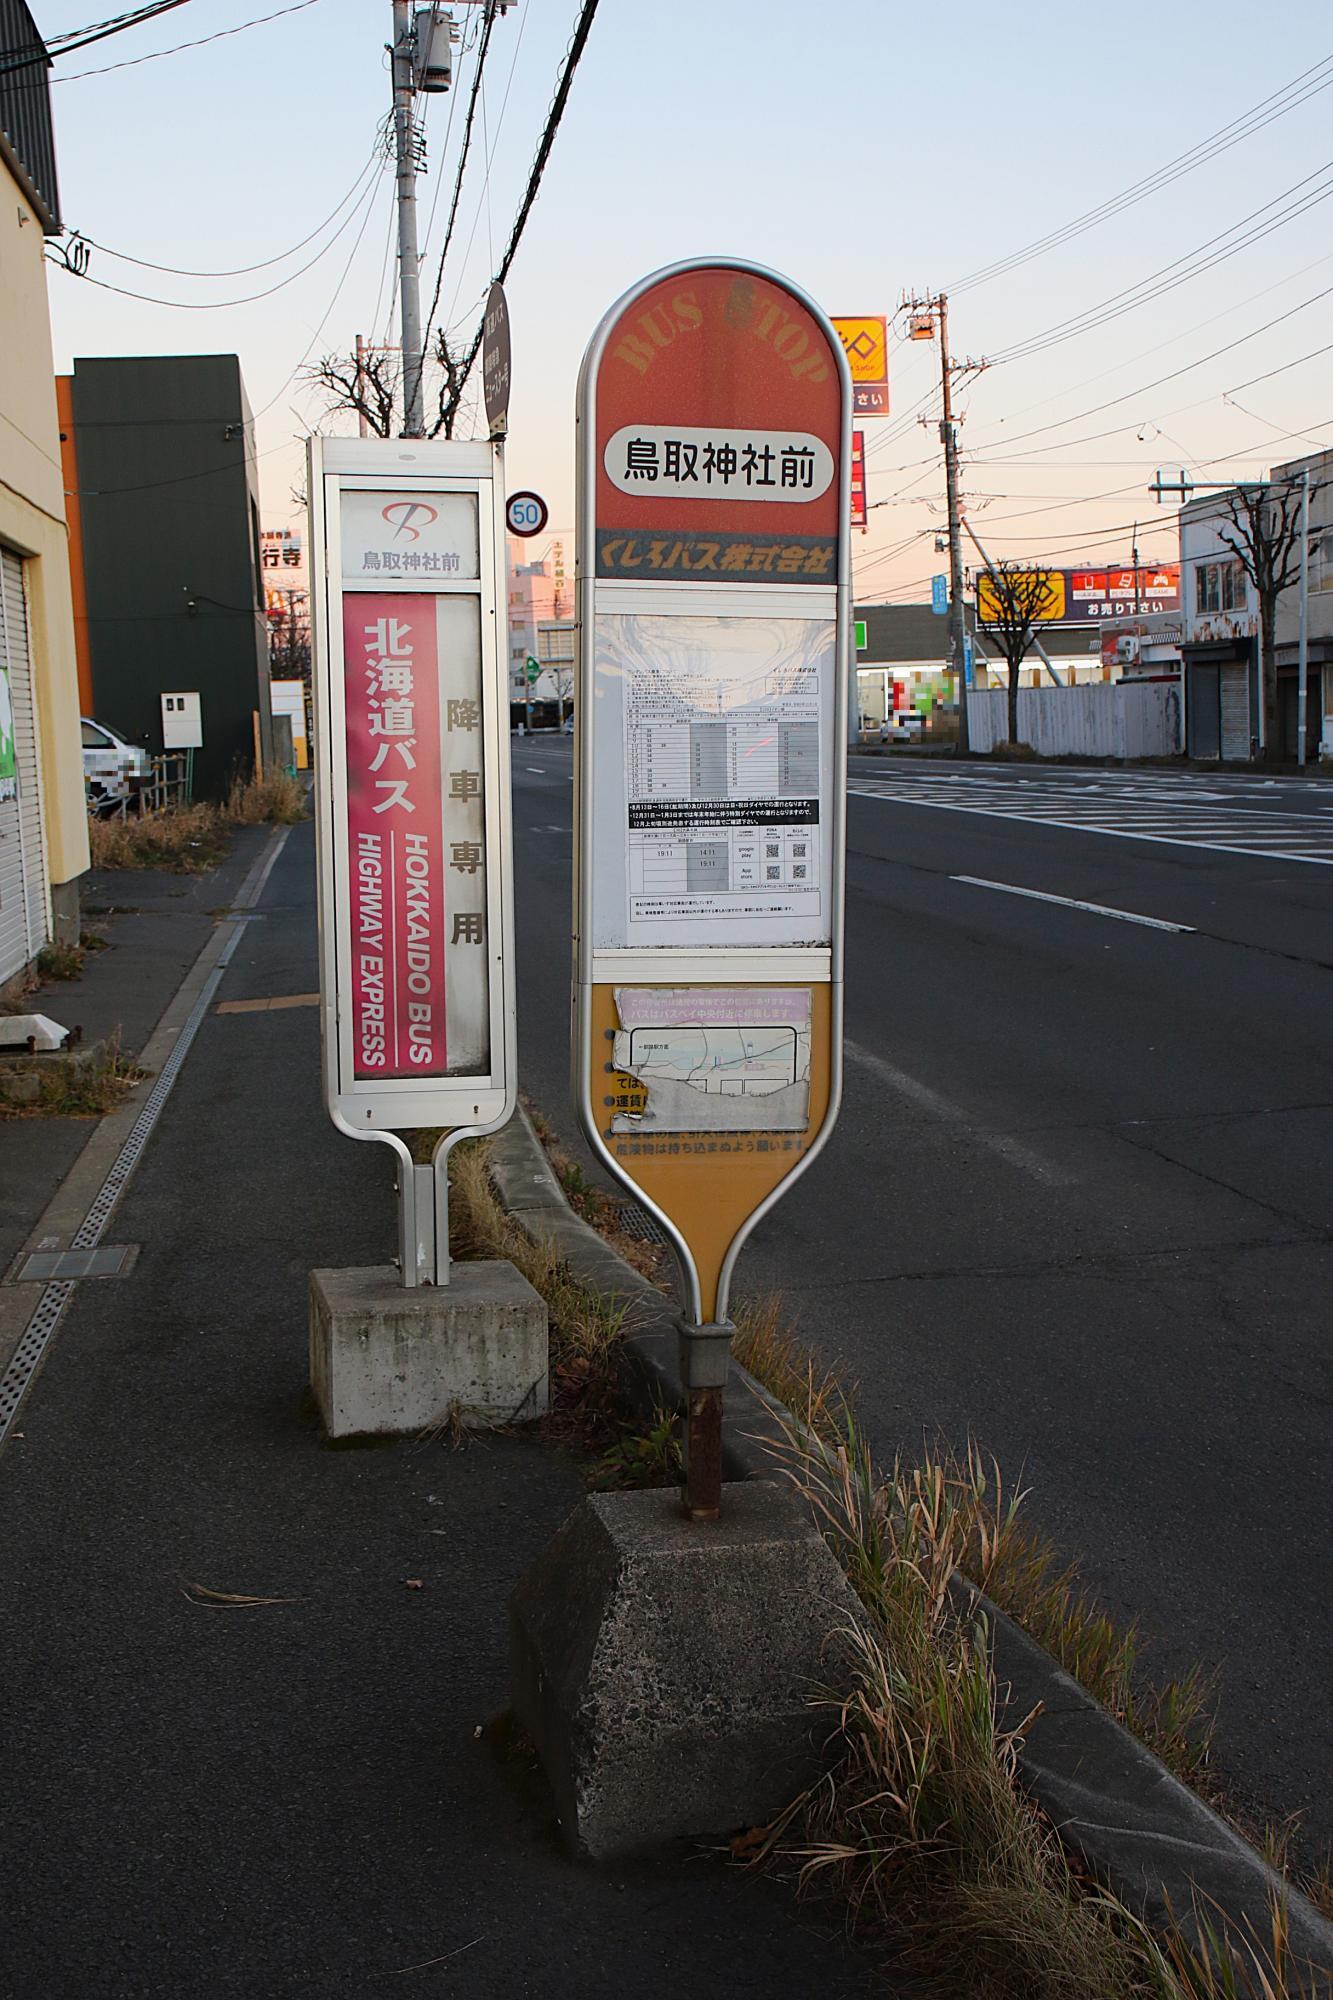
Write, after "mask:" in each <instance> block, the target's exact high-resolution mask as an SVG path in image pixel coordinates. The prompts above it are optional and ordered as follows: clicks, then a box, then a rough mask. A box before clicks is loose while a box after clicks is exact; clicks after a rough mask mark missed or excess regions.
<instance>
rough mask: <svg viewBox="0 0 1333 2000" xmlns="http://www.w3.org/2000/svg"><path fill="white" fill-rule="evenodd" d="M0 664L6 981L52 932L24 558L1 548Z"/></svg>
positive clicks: (0, 974)
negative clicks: (2, 686)
mask: <svg viewBox="0 0 1333 2000" xmlns="http://www.w3.org/2000/svg"><path fill="white" fill-rule="evenodd" d="M0 667H3V668H5V669H6V670H7V672H8V675H9V694H10V702H11V706H12V708H13V713H14V745H15V750H16V753H17V766H18V795H17V797H15V798H9V799H0V980H5V979H10V978H12V977H13V975H14V974H15V973H16V972H18V971H21V969H22V968H23V967H24V966H25V965H26V964H27V963H28V961H29V959H32V958H35V957H36V955H37V953H38V952H39V951H40V950H41V948H42V946H43V945H44V944H45V943H46V941H47V939H48V937H49V936H50V902H49V898H48V894H47V886H46V852H45V842H44V839H43V826H42V795H41V788H40V782H39V771H38V755H37V716H36V711H35V708H34V705H33V698H32V661H31V658H30V656H29V652H28V608H27V602H26V599H25V597H24V594H23V564H22V561H21V560H20V558H19V557H18V556H16V555H15V554H14V553H13V551H12V550H11V549H5V548H0Z"/></svg>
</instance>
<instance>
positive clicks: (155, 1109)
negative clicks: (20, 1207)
mask: <svg viewBox="0 0 1333 2000" xmlns="http://www.w3.org/2000/svg"><path fill="white" fill-rule="evenodd" d="M274 858H276V850H275V851H274ZM250 921H251V920H250V919H249V918H248V917H237V918H233V919H232V922H233V923H234V924H235V929H234V930H233V932H232V934H231V936H230V937H229V938H228V939H227V942H226V944H225V945H224V946H223V948H222V950H221V951H220V952H219V953H218V957H217V962H216V964H215V965H214V967H213V970H212V971H211V972H210V973H209V975H208V978H207V979H206V980H205V981H204V984H203V986H202V988H201V989H200V993H199V997H198V999H197V1000H196V1001H195V1003H194V1005H193V1007H191V1009H190V1012H189V1014H188V1015H187V1017H186V1019H185V1023H184V1025H183V1027H182V1028H181V1031H180V1033H179V1034H178V1035H177V1037H176V1040H175V1042H174V1044H173V1046H172V1050H171V1054H170V1055H169V1056H168V1057H167V1060H166V1061H165V1063H164V1064H163V1065H162V1071H161V1074H160V1075H159V1077H158V1079H157V1082H156V1083H155V1084H154V1085H153V1088H152V1091H151V1092H150V1094H149V1097H148V1101H147V1103H146V1104H145V1105H144V1108H143V1110H142V1111H141V1112H140V1113H139V1116H138V1117H137V1118H136V1119H135V1121H134V1124H133V1125H132V1126H131V1128H130V1133H129V1137H128V1138H127V1139H126V1141H125V1143H124V1145H123V1146H122V1147H121V1149H120V1151H119V1152H118V1153H117V1155H116V1157H115V1160H114V1161H113V1163H112V1167H111V1171H110V1173H109V1174H108V1175H107V1177H106V1179H105V1180H104V1181H103V1183H102V1185H101V1187H100V1188H99V1190H98V1192H97V1195H96V1197H95V1199H94V1201H93V1204H92V1207H91V1208H90V1209H89V1210H88V1213H87V1215H85V1217H84V1218H83V1221H82V1222H81V1223H80V1224H79V1227H78V1229H77V1230H76V1231H75V1233H74V1240H73V1242H72V1243H71V1245H70V1251H67V1252H64V1253H63V1254H64V1255H66V1256H68V1255H69V1254H70V1252H72V1251H80V1250H82V1251H90V1250H94V1249H96V1247H97V1242H98V1239H99V1237H100V1236H101V1234H102V1231H103V1230H104V1229H105V1228H106V1226H107V1223H108V1222H109V1221H110V1219H111V1211H112V1209H113V1208H114V1207H115V1205H116V1202H117V1201H118V1200H119V1198H120V1195H121V1192H122V1190H123V1188H124V1186H125V1183H126V1181H127V1180H128V1179H129V1177H130V1175H131V1174H132V1173H133V1172H134V1169H135V1167H136V1166H137V1165H138V1163H139V1156H140V1154H141V1153H142V1152H143V1149H144V1147H145V1146H146V1145H147V1144H148V1141H149V1139H150V1138H151V1137H152V1133H153V1127H154V1126H155V1125H156V1124H157V1121H158V1119H159V1118H160V1117H161V1115H162V1107H163V1105H164V1104H165V1103H166V1101H167V1098H168V1097H169V1096H170V1095H171V1087H172V1085H173V1084H174V1083H175V1081H176V1078H177V1077H178V1076H179V1075H180V1069H181V1064H182V1063H183V1062H184V1061H185V1058H186V1056H187V1055H188V1054H189V1053H190V1047H191V1044H192V1043H193V1041H194V1038H195V1036H196V1035H197V1034H198V1032H199V1029H200V1025H201V1023H202V1022H203V1019H204V1017H205V1015H206V1014H207V1013H208V1010H209V1007H210V1006H211V1005H212V1001H213V995H214V994H215V993H216V992H217V990H218V987H219V986H220V985H221V984H222V975H223V973H224V972H225V971H226V969H227V966H228V964H229V962H230V960H231V955H232V953H233V952H234V951H235V949H236V947H237V945H238V944H239V943H240V941H241V932H242V930H243V929H244V927H245V925H246V924H247V923H248V922H250ZM108 1248H111V1246H108ZM124 1254H128V1246H126V1250H125V1253H124ZM38 1255H40V1253H35V1255H34V1257H33V1258H30V1259H29V1262H30V1263H31V1262H34V1261H36V1258H37V1256H38ZM25 1269H26V1266H25ZM82 1275H84V1276H95V1275H97V1274H96V1273H93V1272H85V1273H83V1274H82ZM106 1275H110V1274H109V1273H108V1274H106ZM75 1283H76V1279H75V1278H74V1277H61V1278H59V1279H57V1280H56V1282H55V1283H53V1284H48V1286H47V1288H46V1290H45V1291H44V1292H43V1293H42V1296H41V1298H40V1299H39V1300H38V1302H37V1309H36V1311H35V1312H34V1313H33V1316H32V1318H31V1319H30V1320H29V1321H28V1324H27V1326H26V1328H25V1329H24V1332H23V1336H22V1338H21V1339H20V1341H19V1344H18V1346H17V1347H16V1348H15V1349H14V1352H13V1355H12V1356H11V1358H10V1363H9V1366H8V1368H6V1370H5V1372H4V1374H3V1375H2V1376H0V1445H3V1443H4V1441H5V1438H6V1437H7V1436H8V1434H9V1428H10V1425H11V1424H12V1423H13V1421H14V1419H15V1417H16V1416H17V1415H18V1412H19V1408H20V1405H21V1404H22V1402H23V1398H24V1397H25V1396H26V1395H27V1393H28V1387H29V1385H30V1383H31V1381H32V1378H33V1376H34V1375H35V1374H36V1372H37V1367H38V1363H39V1362H40V1361H41V1358H42V1356H43V1355H44V1354H45V1352H46V1350H47V1347H48V1346H49V1344H50V1340H51V1336H52V1334H53V1333H54V1332H55V1330H56V1328H57V1326H59V1324H60V1319H61V1315H62V1314H63V1312H64V1310H65V1307H66V1306H67V1305H68V1303H69V1301H70V1299H71V1298H72V1297H73V1295H74V1286H75Z"/></svg>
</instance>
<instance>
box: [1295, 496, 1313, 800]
mask: <svg viewBox="0 0 1333 2000" xmlns="http://www.w3.org/2000/svg"><path fill="white" fill-rule="evenodd" d="M1300 604H1301V613H1300V635H1299V639H1298V646H1299V651H1298V652H1297V656H1296V762H1297V763H1298V764H1299V765H1300V766H1301V767H1302V769H1304V766H1305V736H1306V725H1307V717H1308V713H1309V710H1308V704H1309V699H1310V468H1309V466H1308V465H1307V466H1306V467H1305V469H1304V471H1303V472H1302V473H1301V597H1300Z"/></svg>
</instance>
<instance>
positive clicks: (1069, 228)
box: [948, 56, 1333, 293]
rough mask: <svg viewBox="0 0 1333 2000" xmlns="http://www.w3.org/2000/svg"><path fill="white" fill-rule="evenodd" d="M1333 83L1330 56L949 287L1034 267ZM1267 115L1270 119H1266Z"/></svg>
mask: <svg viewBox="0 0 1333 2000" xmlns="http://www.w3.org/2000/svg"><path fill="white" fill-rule="evenodd" d="M1330 83H1333V56H1324V57H1321V59H1320V60H1319V62H1317V63H1314V64H1312V65H1311V67H1310V68H1309V69H1307V70H1303V71H1302V72H1301V74H1300V75H1299V76H1296V77H1293V78H1292V80H1291V82H1290V83H1286V84H1284V85H1283V86H1282V88H1281V89H1280V90H1276V91H1274V92H1272V94H1271V95H1270V96H1268V97H1265V98H1261V99H1260V101H1259V103H1258V104H1255V105H1252V106H1251V107H1250V109H1249V110H1248V111H1245V112H1242V113H1241V114H1240V116H1239V117H1238V118H1233V119H1232V120H1231V122H1230V123H1229V124H1227V125H1223V126H1221V127H1219V129H1218V130H1217V131H1216V132H1213V133H1211V134H1210V135H1209V136H1208V137H1207V138H1205V139H1201V140H1199V141H1198V142H1197V144H1195V145H1194V146H1191V147H1188V148H1187V149H1186V151H1185V152H1183V153H1179V154H1177V155H1176V157H1175V159H1173V160H1168V161H1167V162H1166V164H1165V165H1164V166H1161V167H1158V168H1156V169H1155V170H1154V171H1153V172H1152V173H1151V174H1147V175H1145V176H1144V178H1143V179H1142V180H1139V181H1135V182H1134V183H1133V184H1132V185H1131V186H1130V187H1128V188H1124V189H1122V190H1121V192H1120V193H1119V194H1117V195H1112V196H1111V197H1110V198H1109V199H1108V200H1107V201H1104V202H1102V203H1101V204H1100V205H1099V206H1098V207H1096V208H1091V209H1088V210H1086V211H1085V212H1084V213H1083V214H1082V215H1079V216H1075V217H1074V219H1073V220H1072V221H1071V222H1067V223H1065V224H1063V225H1062V227H1060V228H1059V229H1054V230H1051V231H1050V232H1049V233H1048V234H1047V235H1045V236H1042V237H1038V238H1037V239H1036V240H1035V241H1034V242H1032V243H1029V244H1027V245H1026V246H1025V247H1024V248H1023V249H1021V250H1015V251H1012V252H1010V253H1009V254H1008V255H1006V256H1004V257H999V258H997V259H996V260H995V261H994V262H993V263H991V264H986V265H983V266H982V267H981V268H980V269H979V270H976V271H973V272H971V273H969V275H968V276H967V277H964V278H958V279H955V280H954V282H953V283H952V284H951V285H949V286H948V290H949V291H950V292H954V293H957V292H964V291H968V290H970V289H971V288H972V287H973V286H975V285H982V284H987V283H989V282H990V280H991V279H992V278H997V277H999V276H1001V275H1002V274H1003V273H1005V272H1008V271H1012V270H1015V269H1017V267H1018V266H1019V265H1020V264H1026V263H1029V262H1030V261H1031V260H1032V259H1033V258H1034V257H1041V256H1044V255H1045V254H1046V253H1047V251H1049V250H1054V249H1057V248H1059V247H1060V246H1061V245H1062V244H1064V243H1067V242H1069V241H1070V239H1071V238H1072V237H1074V236H1078V235H1082V234H1083V233H1084V232H1085V231H1087V230H1089V229H1093V228H1095V227H1096V226H1097V224H1098V223H1100V222H1105V221H1109V219H1110V218H1111V217H1112V216H1113V215H1119V214H1120V213H1121V212H1122V211H1123V210H1124V209H1126V208H1132V207H1135V206H1136V205H1137V204H1138V203H1139V202H1141V201H1145V200H1146V199H1147V198H1148V196H1149V195H1152V194H1157V193H1159V192H1160V191H1161V189H1162V188H1164V187H1167V186H1169V185H1170V183H1171V182H1172V181H1175V180H1180V179H1182V178H1183V177H1184V176H1185V175H1186V174H1190V173H1193V172H1194V171H1195V169H1196V168H1197V167H1200V166H1203V165H1204V164H1205V163H1206V162H1207V161H1209V160H1211V159H1214V158H1216V156H1217V155H1218V154H1219V153H1222V152H1226V151H1227V150H1229V148H1230V147H1232V146H1234V145H1238V144H1239V143H1240V141H1241V140H1242V139H1247V138H1249V137H1251V136H1252V134H1253V133H1255V132H1258V131H1262V129H1263V128H1264V126H1265V125H1268V124H1271V123H1272V122H1273V120H1274V119H1276V118H1281V117H1285V115H1286V113H1287V112H1288V111H1293V110H1295V109H1296V108H1297V107H1298V106H1299V105H1301V104H1303V103H1305V101H1306V100H1307V98H1310V97H1313V96H1315V95H1317V94H1318V92H1320V91H1322V90H1326V89H1327V88H1328V86H1329V84H1330ZM1283 100H1286V101H1283ZM1265 113H1266V115H1261V114H1265Z"/></svg>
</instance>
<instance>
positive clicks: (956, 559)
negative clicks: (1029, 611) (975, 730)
mask: <svg viewBox="0 0 1333 2000" xmlns="http://www.w3.org/2000/svg"><path fill="white" fill-rule="evenodd" d="M939 322H940V385H941V389H942V392H943V396H944V415H943V420H942V421H941V423H940V439H941V441H942V443H943V445H944V491H945V497H946V500H947V503H948V508H949V644H950V647H951V648H952V651H953V664H954V672H955V673H956V674H957V676H958V752H959V755H960V756H966V754H967V750H968V742H969V738H968V727H967V674H966V670H965V669H966V658H967V618H966V612H965V610H964V605H963V536H962V529H961V527H960V525H959V519H958V433H957V431H956V429H955V428H954V421H953V382H952V373H953V371H952V369H951V368H950V365H949V296H948V293H947V292H941V293H940V296H939Z"/></svg>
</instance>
